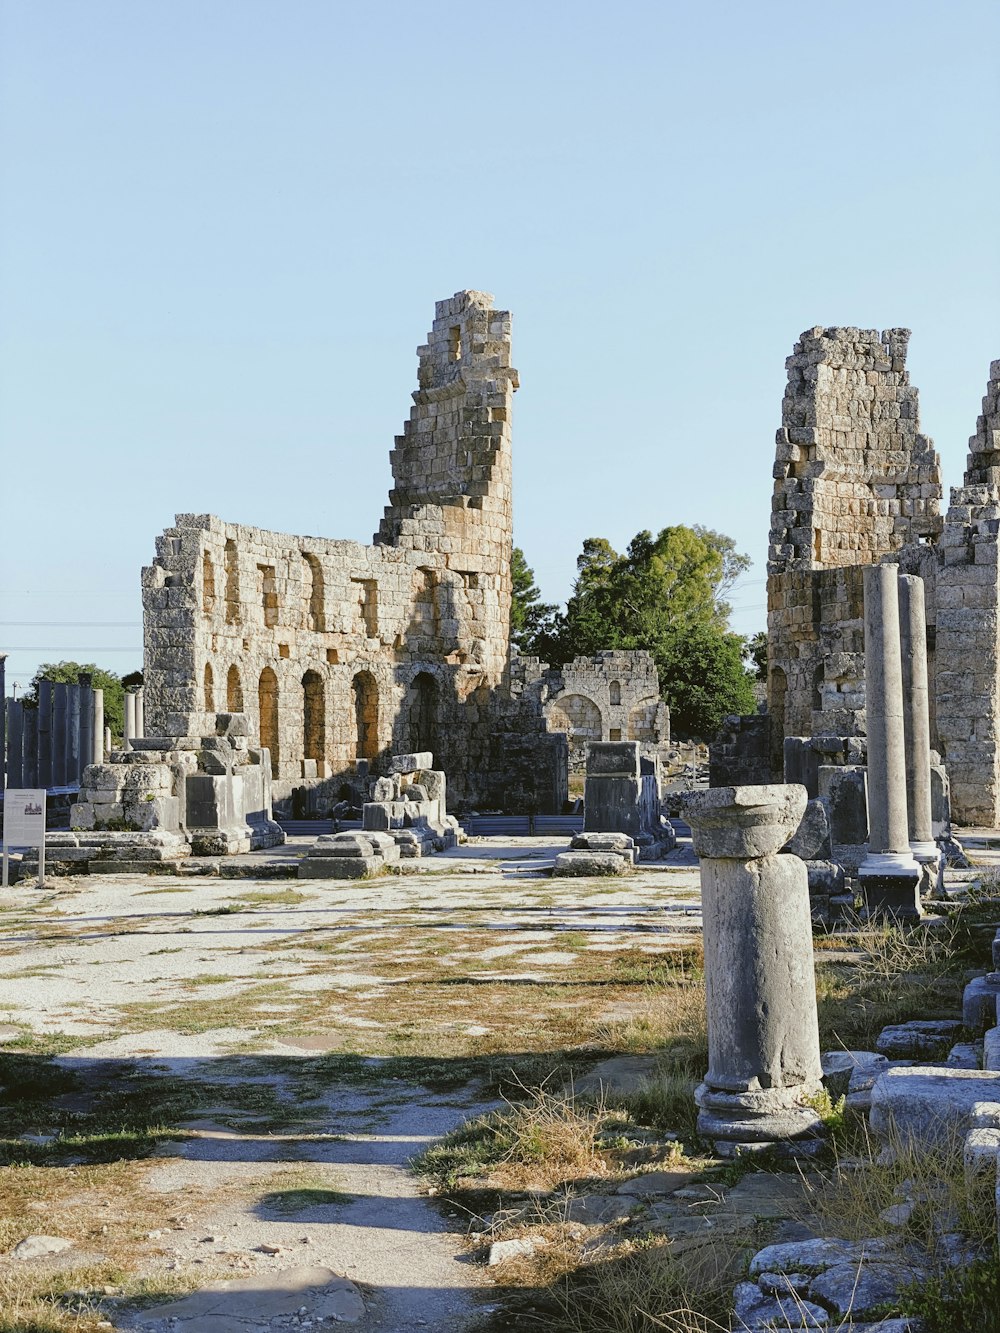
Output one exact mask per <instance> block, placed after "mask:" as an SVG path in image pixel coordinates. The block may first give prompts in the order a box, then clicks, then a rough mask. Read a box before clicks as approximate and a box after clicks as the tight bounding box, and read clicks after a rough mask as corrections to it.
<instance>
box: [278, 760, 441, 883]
mask: <svg viewBox="0 0 1000 1333" xmlns="http://www.w3.org/2000/svg"><path fill="white" fill-rule="evenodd" d="M433 762H434V760H433V756H432V755H430V754H398V755H393V756H392V759H391V760H390V761H389V776H387V777H381V778H375V779H373V780H372V782H371V792H370V795H371V799H370V800H368V801H366V802H365V803H364V805H363V806H362V807H361V831H360V832H359V833H334V834H324V835H323V836H322V837H320V838H318V839H317V840H316V842H314V843H313V845H312V846H311V847H310V848H309V850H308V851H307V853H306V855H305V856H304V857H303V859H302V861H301V862H300V864H299V870H298V877H299V879H370V878H372V876H373V875H377V874H380V873H381V872H382V871H383V870H384V869H385V867H386V866H387V865H394V864H395V863H396V862H398V861H400V860H406V859H408V858H411V857H417V856H427V855H430V854H432V853H434V852H443V851H447V850H448V848H450V847H456V846H457V845H458V844H459V843H460V842H465V833H464V831H463V830H462V827H461V825H460V824H459V822H458V820H457V819H456V818H455V816H454V815H449V814H448V812H447V808H446V799H445V792H446V779H445V775H444V773H442V772H440V771H439V770H436V769H434V768H433V767H432V765H433Z"/></svg>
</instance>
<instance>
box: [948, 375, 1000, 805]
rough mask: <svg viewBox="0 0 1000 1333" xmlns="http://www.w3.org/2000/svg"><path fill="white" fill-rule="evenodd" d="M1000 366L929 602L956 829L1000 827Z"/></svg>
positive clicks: (955, 497) (954, 495)
mask: <svg viewBox="0 0 1000 1333" xmlns="http://www.w3.org/2000/svg"><path fill="white" fill-rule="evenodd" d="M998 533H1000V361H994V362H993V363H992V365H991V366H990V379H989V384H988V385H987V389H986V396H985V397H984V399H983V410H982V414H981V415H980V417H979V420H978V422H977V429H976V433H975V435H973V436H972V438H971V439H970V441H969V457H968V463H967V467H966V471H965V479H964V485H962V486H957V487H954V488H953V489H952V492H951V505H950V507H949V509H948V514H947V517H946V519H945V525H944V532H943V533H942V536H941V543H940V551H939V558H940V568H939V570H938V574H937V587H936V590H935V602H936V620H937V624H936V635H935V646H936V673H935V674H936V684H935V688H934V690H933V693H934V695H935V713H936V732H937V743H938V747H939V748H940V750H941V753H942V756H943V758H944V762H945V766H946V768H947V770H948V776H949V779H950V781H951V801H952V813H953V815H954V817H955V819H956V820H957V821H958V822H959V823H962V824H985V825H988V826H994V825H996V824H997V823H998V822H1000V749H998V744H997V729H998V727H1000V687H998V677H1000V642H998V628H997V608H998V602H1000V584H998V567H997V543H998Z"/></svg>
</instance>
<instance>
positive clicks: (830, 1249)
mask: <svg viewBox="0 0 1000 1333" xmlns="http://www.w3.org/2000/svg"><path fill="white" fill-rule="evenodd" d="M886 1248H887V1242H886V1241H884V1240H874V1239H873V1240H862V1241H849V1240H839V1239H837V1238H831V1239H827V1240H803V1241H792V1242H790V1243H788V1244H785V1245H768V1246H766V1247H765V1248H764V1249H763V1250H760V1251H759V1252H758V1253H757V1254H755V1255H754V1257H753V1258H752V1259H751V1260H750V1276H751V1277H758V1276H759V1275H760V1274H761V1273H821V1272H822V1271H823V1270H824V1269H826V1268H832V1267H833V1266H834V1264H859V1263H862V1262H863V1261H864V1259H865V1258H867V1257H868V1256H870V1255H876V1254H879V1255H881V1254H884V1253H885V1250H886Z"/></svg>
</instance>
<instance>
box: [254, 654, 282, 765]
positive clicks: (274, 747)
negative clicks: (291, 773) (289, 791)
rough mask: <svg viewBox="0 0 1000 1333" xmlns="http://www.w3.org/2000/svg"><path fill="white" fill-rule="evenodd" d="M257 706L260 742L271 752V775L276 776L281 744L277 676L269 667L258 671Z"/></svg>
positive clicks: (279, 761) (263, 747) (262, 746)
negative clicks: (279, 738)
mask: <svg viewBox="0 0 1000 1333" xmlns="http://www.w3.org/2000/svg"><path fill="white" fill-rule="evenodd" d="M257 706H258V708H259V710H260V744H261V748H262V749H267V750H270V752H271V777H272V778H276V777H277V776H278V766H279V764H280V763H281V746H280V742H279V740H278V734H279V733H278V677H277V676H276V675H275V674H274V672H273V670H272V669H271V668H270V667H265V668H264V670H263V671H262V672H261V673H260V680H259V682H258V684H257Z"/></svg>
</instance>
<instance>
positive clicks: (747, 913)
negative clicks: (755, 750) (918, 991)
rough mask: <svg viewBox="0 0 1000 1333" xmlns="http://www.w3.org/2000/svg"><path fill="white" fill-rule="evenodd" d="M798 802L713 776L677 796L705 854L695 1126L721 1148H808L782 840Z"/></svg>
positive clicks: (802, 940)
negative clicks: (700, 1064) (703, 1054)
mask: <svg viewBox="0 0 1000 1333" xmlns="http://www.w3.org/2000/svg"><path fill="white" fill-rule="evenodd" d="M805 808H806V790H805V788H804V787H801V786H797V785H777V784H775V785H771V786H763V787H717V788H710V789H709V790H708V791H701V792H692V793H691V794H690V795H689V796H688V797H687V798H686V799H685V801H684V815H685V818H686V819H687V820H688V822H689V823H690V825H691V832H692V838H693V841H694V850H695V851H696V852H697V854H698V856H699V858H700V860H701V886H702V915H703V921H704V927H703V931H704V945H705V978H706V992H707V1003H708V1053H709V1067H708V1073H707V1074H706V1075H705V1081H704V1083H702V1084H701V1086H700V1087H699V1088H698V1091H697V1093H696V1094H695V1099H696V1101H697V1103H698V1107H699V1115H698V1130H699V1132H700V1133H701V1134H703V1135H705V1137H706V1138H710V1139H714V1140H715V1146H716V1151H717V1152H718V1153H719V1154H720V1156H727V1157H728V1156H734V1155H735V1154H736V1153H737V1152H738V1151H740V1150H743V1151H759V1150H761V1149H763V1148H769V1147H775V1146H779V1145H781V1146H783V1148H784V1150H786V1151H789V1152H793V1153H794V1154H796V1155H809V1154H811V1153H813V1152H816V1151H817V1150H818V1149H819V1147H820V1146H821V1141H822V1133H823V1129H822V1123H821V1121H820V1117H819V1115H818V1113H817V1111H816V1110H815V1109H814V1108H813V1107H812V1106H811V1105H810V1104H809V1101H810V1098H813V1097H815V1096H816V1095H817V1094H818V1093H819V1092H820V1091H821V1089H822V1082H821V1079H822V1069H821V1066H820V1053H819V1027H818V1022H817V1017H816V987H815V979H814V975H813V945H812V926H811V921H810V913H809V883H808V877H807V874H806V867H805V865H804V864H803V862H802V861H800V860H799V858H798V857H797V856H790V855H787V854H785V855H780V854H779V849H780V848H781V847H782V846H784V844H785V843H786V842H787V841H788V839H789V837H790V836H791V835H792V834H793V833H794V832H795V831H796V829H797V828H798V826H799V823H800V821H801V819H802V815H803V812H804V811H805Z"/></svg>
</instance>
